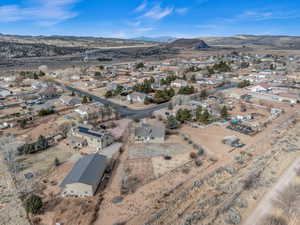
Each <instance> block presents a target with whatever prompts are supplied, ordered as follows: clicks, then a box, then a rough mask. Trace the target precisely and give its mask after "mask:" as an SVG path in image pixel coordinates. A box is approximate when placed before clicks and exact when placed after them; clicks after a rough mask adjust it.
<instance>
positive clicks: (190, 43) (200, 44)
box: [167, 38, 209, 50]
mask: <svg viewBox="0 0 300 225" xmlns="http://www.w3.org/2000/svg"><path fill="white" fill-rule="evenodd" d="M167 47H169V48H184V49H196V50H198V49H206V48H209V46H208V45H207V44H206V43H205V42H204V41H203V40H199V39H184V38H182V39H177V40H175V41H173V42H171V43H169V44H167Z"/></svg>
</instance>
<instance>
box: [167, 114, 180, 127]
mask: <svg viewBox="0 0 300 225" xmlns="http://www.w3.org/2000/svg"><path fill="white" fill-rule="evenodd" d="M166 127H167V128H168V129H177V128H178V127H179V122H178V121H177V120H176V118H175V116H169V117H168V120H167V124H166Z"/></svg>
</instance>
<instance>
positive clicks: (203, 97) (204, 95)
mask: <svg viewBox="0 0 300 225" xmlns="http://www.w3.org/2000/svg"><path fill="white" fill-rule="evenodd" d="M207 96H208V94H207V92H206V90H205V89H203V90H201V92H200V98H201V99H205V98H207Z"/></svg>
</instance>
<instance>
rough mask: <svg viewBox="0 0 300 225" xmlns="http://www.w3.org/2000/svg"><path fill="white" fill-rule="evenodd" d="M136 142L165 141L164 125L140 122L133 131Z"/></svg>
mask: <svg viewBox="0 0 300 225" xmlns="http://www.w3.org/2000/svg"><path fill="white" fill-rule="evenodd" d="M134 137H135V141H136V142H144V143H145V142H146V143H162V142H164V141H165V127H162V126H154V125H150V124H144V123H143V124H142V125H141V126H140V127H137V128H136V129H135V132H134Z"/></svg>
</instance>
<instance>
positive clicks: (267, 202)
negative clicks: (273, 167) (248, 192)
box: [243, 157, 300, 225]
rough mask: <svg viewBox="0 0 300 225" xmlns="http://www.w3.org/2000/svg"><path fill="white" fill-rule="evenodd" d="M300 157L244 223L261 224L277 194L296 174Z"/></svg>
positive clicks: (248, 224) (270, 209)
mask: <svg viewBox="0 0 300 225" xmlns="http://www.w3.org/2000/svg"><path fill="white" fill-rule="evenodd" d="M299 165H300V157H299V158H297V159H296V160H295V161H294V163H293V164H292V165H291V166H290V167H289V169H288V170H287V171H286V172H285V173H284V174H283V175H282V176H281V177H280V179H279V180H278V181H277V183H276V184H275V186H274V187H273V188H272V190H271V191H269V192H268V193H267V194H266V195H265V197H264V198H263V199H262V200H261V201H260V202H259V205H258V206H257V207H256V208H255V210H254V211H253V212H252V214H251V215H250V216H249V217H248V218H247V219H246V221H245V222H244V223H243V225H254V224H259V222H260V220H261V219H262V218H263V217H264V216H265V215H267V214H268V213H270V212H271V211H272V201H273V199H274V198H275V197H276V196H277V194H278V193H279V192H281V191H283V190H284V188H285V187H286V186H287V185H288V184H290V183H291V182H292V180H293V178H294V177H295V176H296V171H295V170H296V169H297V168H299Z"/></svg>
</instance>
